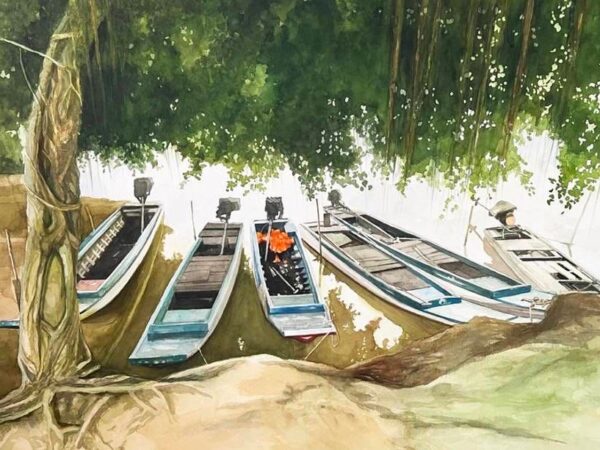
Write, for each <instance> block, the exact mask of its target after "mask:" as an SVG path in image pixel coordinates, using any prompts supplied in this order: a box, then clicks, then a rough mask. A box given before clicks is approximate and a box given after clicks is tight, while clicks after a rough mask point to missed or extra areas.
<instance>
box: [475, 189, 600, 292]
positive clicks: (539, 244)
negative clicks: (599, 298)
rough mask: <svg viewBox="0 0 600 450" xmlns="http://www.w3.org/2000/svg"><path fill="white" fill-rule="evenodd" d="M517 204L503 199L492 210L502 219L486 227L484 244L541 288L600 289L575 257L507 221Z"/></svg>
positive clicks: (522, 276) (521, 278) (576, 290)
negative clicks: (494, 224) (497, 224)
mask: <svg viewBox="0 0 600 450" xmlns="http://www.w3.org/2000/svg"><path fill="white" fill-rule="evenodd" d="M515 209H516V207H515V206H514V205H512V204H510V203H509V202H505V201H500V202H498V203H497V204H496V205H495V206H494V207H493V208H492V209H490V210H489V212H490V215H492V216H494V217H496V219H498V220H499V221H500V223H501V226H499V227H491V228H487V229H485V230H484V237H483V240H484V244H485V245H486V246H488V248H489V249H490V250H491V251H492V253H494V255H495V256H497V257H498V258H499V259H500V260H501V261H502V262H503V263H504V265H505V266H506V267H507V268H508V269H509V270H510V271H511V272H512V273H513V274H514V275H515V276H516V277H517V278H519V279H520V280H523V281H524V282H526V283H531V284H532V285H534V286H536V287H537V288H538V289H543V290H546V291H548V292H552V293H555V294H560V293H564V292H595V293H600V281H599V280H598V279H596V278H595V277H594V276H593V275H591V274H590V273H589V272H587V271H586V270H584V269H583V268H582V267H580V266H579V265H578V264H577V263H576V262H574V261H573V260H572V259H570V258H568V257H567V256H565V255H564V254H563V253H561V252H560V251H558V250H557V249H556V248H554V247H553V246H552V245H550V244H549V243H548V242H547V241H546V240H544V239H542V238H541V237H539V236H537V235H536V234H535V233H533V232H532V231H530V230H528V229H526V228H524V227H522V226H520V225H516V224H511V225H506V224H505V223H504V222H505V217H506V215H511V216H514V215H513V212H514V210H515Z"/></svg>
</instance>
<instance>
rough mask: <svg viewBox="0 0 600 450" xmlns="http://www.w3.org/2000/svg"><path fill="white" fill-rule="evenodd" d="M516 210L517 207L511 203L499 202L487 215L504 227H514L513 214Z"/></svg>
mask: <svg viewBox="0 0 600 450" xmlns="http://www.w3.org/2000/svg"><path fill="white" fill-rule="evenodd" d="M516 209H517V207H516V206H515V205H513V204H512V203H510V202H507V201H506V200H500V201H499V202H497V203H496V204H495V205H494V206H492V207H491V208H490V210H489V213H490V216H492V217H494V218H495V219H496V220H498V221H499V222H500V223H501V224H502V225H504V226H505V227H512V226H514V225H515V219H514V212H515V210H516ZM511 218H512V219H511Z"/></svg>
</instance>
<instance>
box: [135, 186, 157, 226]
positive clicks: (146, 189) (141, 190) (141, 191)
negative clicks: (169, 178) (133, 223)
mask: <svg viewBox="0 0 600 450" xmlns="http://www.w3.org/2000/svg"><path fill="white" fill-rule="evenodd" d="M152 186H154V181H152V178H150V177H140V178H136V179H134V180H133V195H134V196H135V198H137V200H138V201H139V202H140V203H141V204H142V215H141V219H140V234H141V233H142V232H143V231H144V220H145V214H146V213H145V211H144V208H145V206H146V199H147V198H148V196H149V195H150V192H152Z"/></svg>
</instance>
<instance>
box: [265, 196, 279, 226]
mask: <svg viewBox="0 0 600 450" xmlns="http://www.w3.org/2000/svg"><path fill="white" fill-rule="evenodd" d="M265 212H266V213H267V219H268V220H269V222H272V221H273V220H275V219H281V218H282V217H283V201H282V200H281V197H267V201H266V202H265Z"/></svg>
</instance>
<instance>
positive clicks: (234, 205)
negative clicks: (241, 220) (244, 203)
mask: <svg viewBox="0 0 600 450" xmlns="http://www.w3.org/2000/svg"><path fill="white" fill-rule="evenodd" d="M240 206H241V203H240V199H239V198H235V197H227V198H220V199H219V206H218V207H217V218H218V219H219V220H220V221H221V222H225V226H224V227H223V238H222V240H221V253H220V254H221V255H222V254H223V252H224V251H225V243H226V242H227V225H228V224H229V218H230V217H231V213H232V212H234V211H239V210H240Z"/></svg>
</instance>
